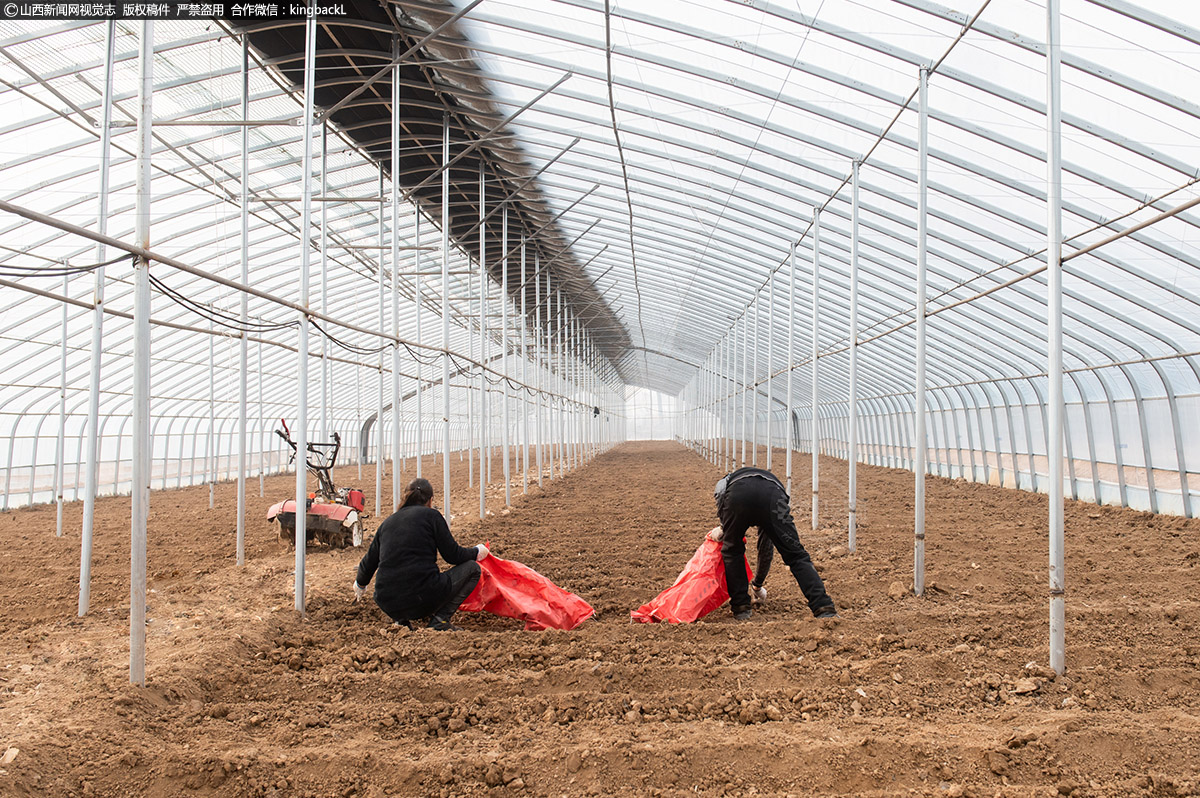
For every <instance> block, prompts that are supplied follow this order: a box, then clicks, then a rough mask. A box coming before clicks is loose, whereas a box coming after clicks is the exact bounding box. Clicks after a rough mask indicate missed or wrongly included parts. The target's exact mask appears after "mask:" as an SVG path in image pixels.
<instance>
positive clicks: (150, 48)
mask: <svg viewBox="0 0 1200 798" xmlns="http://www.w3.org/2000/svg"><path fill="white" fill-rule="evenodd" d="M139 44H140V55H139V62H138V63H139V71H140V76H139V80H138V127H137V137H138V141H137V177H136V184H137V187H136V190H137V201H136V214H135V219H134V229H135V235H134V237H135V238H136V239H137V243H138V245H139V246H141V247H142V248H143V249H149V248H150V174H151V172H150V158H151V153H152V152H153V151H154V135H153V130H152V125H153V122H152V120H153V119H154V115H153V109H152V104H153V96H154V22H153V21H150V20H146V21H144V22H142V35H141V40H140V42H139ZM133 291H134V301H133V481H132V483H131V485H130V536H129V537H130V539H129V681H130V683H131V684H136V685H138V686H141V687H144V686H145V685H146V522H147V520H148V519H149V517H150V450H151V441H150V261H149V260H148V259H146V258H138V259H136V260H135V261H134V288H133Z"/></svg>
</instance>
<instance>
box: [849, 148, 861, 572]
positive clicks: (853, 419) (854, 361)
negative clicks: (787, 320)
mask: <svg viewBox="0 0 1200 798" xmlns="http://www.w3.org/2000/svg"><path fill="white" fill-rule="evenodd" d="M859 166H860V164H859V162H858V161H855V162H854V163H853V164H852V166H851V171H850V397H849V407H848V415H849V422H848V424H849V430H848V437H849V449H850V451H849V456H848V457H847V458H846V460H847V475H846V483H847V491H848V497H847V505H848V506H849V509H850V518H849V520H848V522H847V531H846V535H847V539H846V548H847V549H848V550H849V551H850V553H851V554H853V553H854V549H855V546H856V545H857V544H856V543H855V528H856V526H857V523H858V169H859Z"/></svg>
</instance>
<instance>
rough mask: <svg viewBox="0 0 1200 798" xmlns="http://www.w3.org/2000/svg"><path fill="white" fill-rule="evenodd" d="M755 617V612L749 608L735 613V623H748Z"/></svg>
mask: <svg viewBox="0 0 1200 798" xmlns="http://www.w3.org/2000/svg"><path fill="white" fill-rule="evenodd" d="M753 617H754V610H752V609H750V608H749V607H745V608H743V609H740V610H734V611H733V619H734V620H735V621H748V620H750V619H751V618H753Z"/></svg>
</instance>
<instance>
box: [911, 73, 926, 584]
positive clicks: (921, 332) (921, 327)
mask: <svg viewBox="0 0 1200 798" xmlns="http://www.w3.org/2000/svg"><path fill="white" fill-rule="evenodd" d="M918 94H919V95H920V100H919V106H918V109H919V115H918V117H917V159H918V163H917V363H916V372H917V373H916V400H915V403H914V406H913V416H914V421H915V422H916V424H915V427H916V429H915V431H914V435H913V438H914V440H913V444H914V446H915V447H916V452H914V454H915V455H916V456H915V457H914V458H913V473H914V475H915V479H916V487H915V491H914V495H913V505H914V507H915V513H916V516H915V518H914V520H913V593H915V594H916V595H918V596H919V595H921V594H922V593H924V592H925V470H926V460H927V458H928V457H929V449H928V447H927V446H926V443H925V248H926V230H927V216H928V214H929V196H928V194H929V192H928V185H929V176H928V160H929V102H928V101H929V68H928V67H921V75H920V88H919V89H918Z"/></svg>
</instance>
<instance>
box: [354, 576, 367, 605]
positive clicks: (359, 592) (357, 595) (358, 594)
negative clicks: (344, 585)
mask: <svg viewBox="0 0 1200 798" xmlns="http://www.w3.org/2000/svg"><path fill="white" fill-rule="evenodd" d="M366 592H367V589H366V588H365V587H363V586H362V585H360V584H359V583H358V580H357V579H355V580H354V602H355V603H356V604H357V603H359V602H361V601H362V597H363V594H364V593H366Z"/></svg>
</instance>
